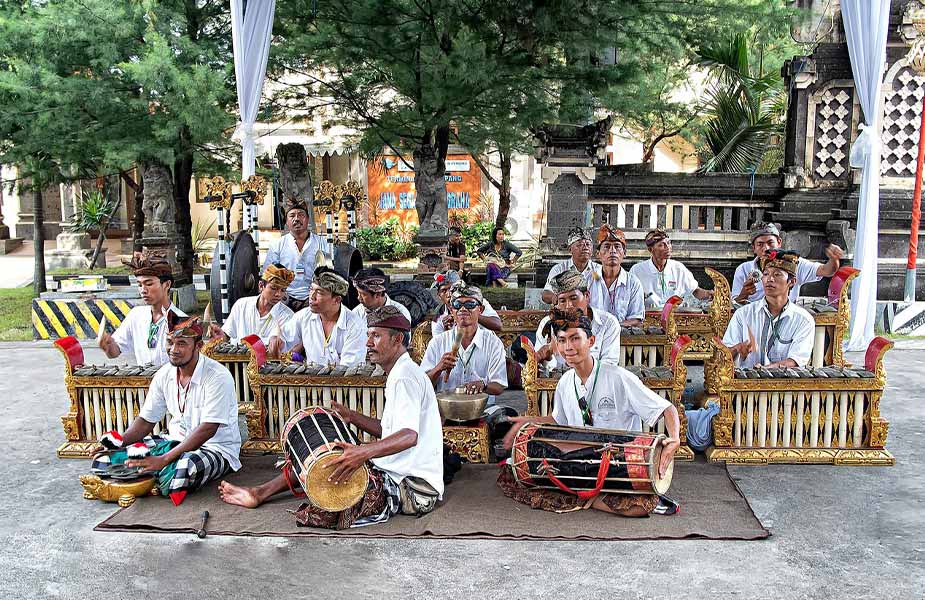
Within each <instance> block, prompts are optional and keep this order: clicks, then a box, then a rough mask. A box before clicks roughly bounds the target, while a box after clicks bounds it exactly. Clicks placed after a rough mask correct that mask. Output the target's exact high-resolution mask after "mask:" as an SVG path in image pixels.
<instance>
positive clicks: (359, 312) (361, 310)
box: [353, 294, 411, 323]
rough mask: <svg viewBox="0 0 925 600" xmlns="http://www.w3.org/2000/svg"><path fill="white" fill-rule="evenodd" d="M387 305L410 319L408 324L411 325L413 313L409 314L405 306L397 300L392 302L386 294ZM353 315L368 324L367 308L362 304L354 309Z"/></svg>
mask: <svg viewBox="0 0 925 600" xmlns="http://www.w3.org/2000/svg"><path fill="white" fill-rule="evenodd" d="M385 303H386V304H388V305H389V306H394V307H395V308H397V309H398V310H400V311H401V314H403V315H405V318H406V319H408V322H409V323H410V322H411V313H410V312H408V309H407V308H406V307H405V305H404V304H402V303H401V302H398V301H396V300H392V299H391V298H389V296H388V294H386V296H385ZM353 314H355V315H356V316H358V317H360V319H362V320H363V322H364V323H365V322H366V306H365V305H364V304H363V303H362V302H361V303H359V304H357V305H356V306H355V307H354V309H353Z"/></svg>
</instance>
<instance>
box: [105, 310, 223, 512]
mask: <svg viewBox="0 0 925 600" xmlns="http://www.w3.org/2000/svg"><path fill="white" fill-rule="evenodd" d="M167 318H168V328H169V330H170V333H169V334H168V336H167V353H168V357H169V359H170V364H166V365H164V366H163V367H161V368H160V369H159V370H158V372H157V373H155V374H154V378H153V379H152V380H151V386H150V387H149V388H148V393H147V395H146V396H145V402H144V404H143V405H142V407H141V411H140V412H139V413H138V416H137V417H136V418H135V421H134V422H133V423H132V424H131V426H130V427H129V428H128V429H127V430H126V431H125V433H123V434H121V435H119V433H117V432H115V431H110V432H109V433H106V434H105V435H103V437H102V438H101V439H100V443H101V444H102V445H103V447H104V450H103V451H101V452H99V453H97V455H96V456H95V457H94V461H93V470H94V472H97V473H101V474H102V471H104V470H105V469H106V468H108V467H109V465H111V464H121V463H124V464H125V465H126V466H129V467H141V468H142V469H143V472H146V473H153V474H155V475H156V476H157V478H158V488H159V491H160V493H161V495H162V496H168V497H170V499H171V500H173V502H174V504H177V505H179V504H180V503H181V502H182V501H183V499H184V498H185V497H186V494H187V492H191V491H193V490H197V489H199V488H201V487H202V486H203V485H204V484H205V483H207V482H209V481H212V480H214V479H217V478H219V477H221V476H222V475H224V474H225V473H227V472H228V471H229V470H233V471H237V470H238V469H240V468H241V462H240V461H239V460H238V454H239V452H240V450H241V433H240V431H239V429H238V400H237V395H236V394H235V390H234V380H233V379H232V377H231V373H230V372H229V371H228V369H226V368H225V367H224V366H222V365H221V364H219V363H218V362H216V361H214V360H212V359H211V358H208V357H207V356H204V355H202V354H200V352H199V350H200V349H201V348H202V324H201V323H200V321H199V319H198V318H196V317H193V318H185V317H183V318H182V319H183V320H181V317H177V316H176V315H174V314H173V313H169V314H168V317H167ZM165 415H166V416H167V417H168V421H167V434H166V435H156V436H152V435H151V433H152V432H153V431H154V426H155V425H156V424H157V423H158V422H159V421H160V420H161V419H163V418H164V416H165Z"/></svg>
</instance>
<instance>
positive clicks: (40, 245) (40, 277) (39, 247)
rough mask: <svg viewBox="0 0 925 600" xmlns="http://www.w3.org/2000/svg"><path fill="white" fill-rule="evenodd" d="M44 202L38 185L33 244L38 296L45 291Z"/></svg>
mask: <svg viewBox="0 0 925 600" xmlns="http://www.w3.org/2000/svg"><path fill="white" fill-rule="evenodd" d="M42 202H43V200H42V190H41V188H40V187H38V186H36V187H35V188H34V189H33V190H32V222H33V228H32V246H33V248H34V249H35V271H34V272H33V275H32V289H33V290H34V292H35V295H36V296H38V295H39V294H41V293H42V292H44V291H45V208H44V207H43V206H42Z"/></svg>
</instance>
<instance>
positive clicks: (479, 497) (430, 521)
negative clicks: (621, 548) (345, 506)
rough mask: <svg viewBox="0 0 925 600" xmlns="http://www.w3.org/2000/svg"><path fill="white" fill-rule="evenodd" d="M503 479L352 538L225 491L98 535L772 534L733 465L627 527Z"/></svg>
mask: <svg viewBox="0 0 925 600" xmlns="http://www.w3.org/2000/svg"><path fill="white" fill-rule="evenodd" d="M273 462H274V458H273V457H255V458H248V459H245V461H244V465H245V466H244V468H243V469H242V470H241V471H239V472H238V473H235V474H233V475H232V476H230V477H229V478H228V479H229V480H230V481H231V482H233V483H238V484H244V485H254V484H257V483H260V482H263V481H266V480H267V479H268V478H270V477H272V476H274V475H276V474H277V473H278V472H277V471H275V470H274V469H273ZM497 475H498V467H497V466H494V465H466V466H465V467H463V470H462V471H461V472H460V473H458V474H457V476H456V479H455V480H454V481H453V483H452V484H450V485H449V486H447V489H446V493H445V494H444V501H443V502H442V503H441V505H440V506H439V507H438V508H437V509H436V510H435V511H434V512H432V513H431V514H429V515H427V516H424V517H422V518H420V519H415V518H412V517H407V516H403V515H397V516H395V517H394V518H392V519H391V520H390V521H389V522H387V523H384V524H380V525H372V526H369V527H361V528H357V529H349V530H346V531H328V530H321V529H311V528H306V527H298V526H296V523H295V519H293V517H292V515H290V514H289V513H288V512H287V509H294V508H296V507H297V506H298V505H299V503H300V500H298V499H295V498H293V497H292V496H291V495H288V493H287V495H286V496H285V497H280V498H278V499H275V500H273V501H271V502H268V503H266V504H264V505H263V506H261V507H260V508H258V509H255V510H248V509H244V508H239V507H235V506H229V505H227V504H224V503H223V502H222V501H221V500H219V498H218V493H217V491H216V486H215V485H210V486H209V487H208V488H207V489H204V490H200V491H199V492H196V493H195V494H191V495H190V496H188V497H187V499H186V501H185V502H184V503H183V504H182V505H180V506H179V507H174V506H173V504H172V503H171V502H170V501H169V500H166V499H164V498H142V499H140V500H138V501H137V502H136V503H135V504H134V505H133V506H130V507H129V508H126V509H121V510H118V511H117V512H116V513H115V514H114V515H112V516H111V517H109V518H108V519H106V520H105V521H103V522H102V523H100V524H99V525H98V526H97V527H96V529H97V530H100V531H138V532H146V533H156V532H161V533H193V532H195V530H196V529H197V528H198V527H199V515H200V514H201V513H202V511H203V510H208V511H209V513H210V518H209V524H208V526H207V529H208V531H209V535H245V536H293V537H318V536H330V537H343V536H347V537H361V538H414V537H429V538H473V539H477V538H483V539H484V538H497V539H508V540H643V539H682V538H695V539H697V538H699V539H717V540H755V539H762V538H766V537H768V536H769V535H770V532H769V531H768V530H767V529H765V528H764V527H763V526H762V525H761V523H760V522H759V521H758V518H757V517H756V516H755V514H754V512H752V509H751V507H750V506H749V504H748V501H747V500H746V499H745V496H743V495H742V493H741V491H740V490H739V489H738V487H737V486H736V485H735V483H734V482H733V481H732V480H731V479H730V478H729V475H728V473H727V471H726V468H725V466H724V465H721V464H719V465H717V464H709V463H706V462H703V461H702V459H701V460H700V461H698V462H694V463H676V464H675V473H674V481H673V484H672V488H671V491H670V492H669V495H670V496H671V497H672V498H675V499H677V500H678V501H679V502H680V504H681V512H680V513H679V514H677V515H672V516H668V517H665V516H652V517H649V518H646V519H625V518H621V517H616V516H614V515H610V514H606V513H602V512H599V511H596V510H586V511H580V512H573V513H567V514H555V513H548V512H544V511H540V510H532V509H530V508H529V507H526V506H523V505H521V504H518V503H516V502H514V501H513V500H510V499H508V498H506V497H505V496H504V495H502V493H501V491H500V490H499V489H498V487H497V486H496V485H495V480H496V479H497Z"/></svg>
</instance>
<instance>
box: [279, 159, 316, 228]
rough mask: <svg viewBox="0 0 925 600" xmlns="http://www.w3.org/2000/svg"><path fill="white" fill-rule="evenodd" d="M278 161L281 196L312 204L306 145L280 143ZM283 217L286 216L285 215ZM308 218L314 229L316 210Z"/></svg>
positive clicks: (285, 202)
mask: <svg viewBox="0 0 925 600" xmlns="http://www.w3.org/2000/svg"><path fill="white" fill-rule="evenodd" d="M276 162H277V163H278V164H279V187H280V191H281V194H280V196H281V197H282V198H284V199H286V200H288V199H289V198H297V199H300V200H304V201H305V204H306V205H307V206H312V202H313V201H314V193H313V192H312V177H311V169H310V168H309V164H308V158H307V156H306V154H305V146H303V145H302V144H296V143H292V144H280V145H279V146H277V148H276ZM283 204H284V206H285V205H286V204H288V202H287V201H284V202H283ZM284 210H285V209H284ZM283 217H284V218H285V215H283ZM308 220H309V228H310V229H311V230H312V231H314V230H315V211H309V215H308Z"/></svg>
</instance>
